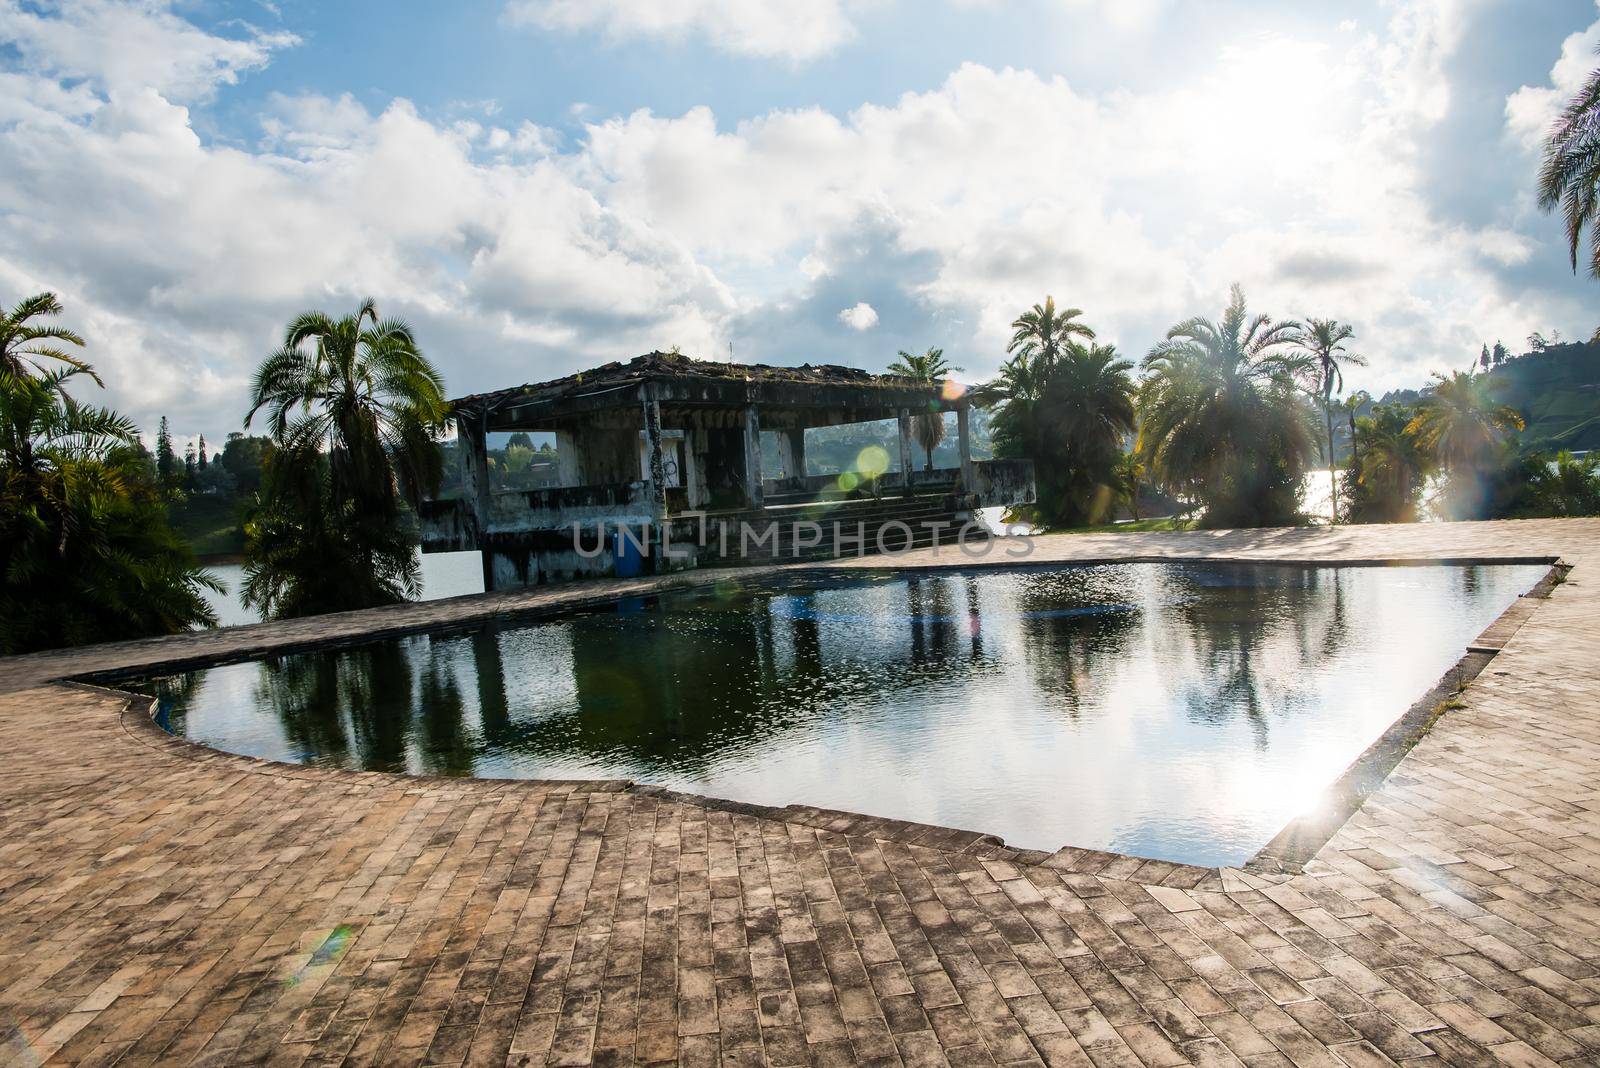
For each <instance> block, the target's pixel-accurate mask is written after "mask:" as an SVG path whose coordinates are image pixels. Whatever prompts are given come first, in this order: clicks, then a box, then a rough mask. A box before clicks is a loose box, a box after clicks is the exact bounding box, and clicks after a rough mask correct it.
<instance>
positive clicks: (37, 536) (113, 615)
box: [0, 293, 220, 654]
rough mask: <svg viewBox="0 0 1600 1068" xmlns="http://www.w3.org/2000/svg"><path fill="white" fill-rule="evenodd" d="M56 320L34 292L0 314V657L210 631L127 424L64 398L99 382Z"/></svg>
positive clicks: (51, 304) (201, 585)
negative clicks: (199, 628) (198, 628)
mask: <svg viewBox="0 0 1600 1068" xmlns="http://www.w3.org/2000/svg"><path fill="white" fill-rule="evenodd" d="M61 312H62V307H61V302H60V301H59V300H57V299H56V297H55V295H54V294H50V293H41V294H39V295H38V296H34V297H30V298H28V299H27V300H24V301H22V302H21V303H19V304H18V305H16V306H15V307H14V308H12V309H11V311H10V312H8V313H6V314H5V315H4V317H3V318H0V653H4V654H12V653H20V652H27V651H30V650H35V649H47V648H55V647H58V646H62V645H84V644H88V643H91V642H98V641H109V640H114V639H120V638H136V637H143V636H146V635H151V634H170V633H175V632H178V631H182V630H187V629H189V628H191V627H194V626H207V625H215V623H216V617H215V615H214V613H213V612H212V610H211V608H210V606H209V604H208V603H207V601H206V599H205V596H204V594H203V593H202V590H203V589H206V588H210V589H219V588H220V587H218V585H217V583H216V581H215V580H214V579H213V578H212V577H211V576H210V575H208V574H207V573H206V572H205V571H203V570H201V569H200V568H199V567H198V565H197V564H196V563H195V559H194V555H193V553H192V552H191V551H190V550H189V548H188V546H187V545H185V544H184V543H183V542H182V541H181V540H180V539H179V538H178V537H177V536H176V535H175V534H174V533H173V532H172V529H171V528H170V527H169V526H168V525H167V521H166V510H165V507H164V505H163V503H162V498H161V492H160V487H159V486H158V484H157V482H156V478H155V469H154V464H153V463H152V461H151V459H150V456H149V454H148V453H146V452H145V451H144V448H143V446H142V445H141V444H140V442H139V437H138V428H137V427H135V426H134V425H133V424H132V423H131V422H130V421H129V420H128V419H126V418H124V417H123V416H121V415H118V414H117V413H116V412H114V411H111V410H110V409H108V408H104V407H100V406H97V405H93V404H86V403H84V402H83V401H81V400H79V399H78V398H77V397H76V396H74V391H75V390H76V389H78V388H79V387H80V386H83V385H84V384H85V383H92V384H93V385H95V386H99V385H100V384H101V383H100V379H99V377H98V376H97V375H96V374H95V372H94V369H93V368H92V367H91V366H90V365H89V364H88V363H86V362H85V361H84V360H82V359H81V358H80V357H78V356H77V355H76V354H75V353H73V352H72V351H71V349H69V348H68V346H70V347H71V348H72V349H81V348H83V347H84V341H83V339H82V338H81V337H79V336H78V335H77V334H75V333H73V332H72V331H71V330H68V329H66V328H65V327H62V326H60V325H59V324H57V323H56V322H54V319H55V318H56V317H57V316H59V315H60V314H61Z"/></svg>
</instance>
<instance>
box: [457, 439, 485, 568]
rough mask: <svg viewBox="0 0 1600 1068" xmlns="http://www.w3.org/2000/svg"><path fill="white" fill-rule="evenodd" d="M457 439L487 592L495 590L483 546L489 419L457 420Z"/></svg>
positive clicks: (473, 530) (463, 478)
mask: <svg viewBox="0 0 1600 1068" xmlns="http://www.w3.org/2000/svg"><path fill="white" fill-rule="evenodd" d="M456 439H457V440H458V441H459V442H460V443H461V466H462V471H461V475H462V484H463V486H464V488H465V489H466V498H465V499H466V502H467V513H468V515H469V516H470V517H471V523H470V526H471V528H472V544H473V546H474V547H476V548H477V550H478V552H479V555H480V556H482V558H483V588H484V592H488V591H490V590H492V589H494V563H493V561H492V559H491V558H490V555H489V550H488V549H487V548H486V547H485V544H484V542H485V540H486V538H485V535H486V534H487V533H488V530H489V442H488V439H489V431H488V417H487V416H481V415H480V416H477V417H476V418H473V417H470V416H468V417H463V418H458V419H457V420H456Z"/></svg>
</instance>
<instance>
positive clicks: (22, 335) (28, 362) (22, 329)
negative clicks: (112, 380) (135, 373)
mask: <svg viewBox="0 0 1600 1068" xmlns="http://www.w3.org/2000/svg"><path fill="white" fill-rule="evenodd" d="M61 311H62V308H61V301H59V300H57V299H56V295H55V294H54V293H40V294H38V295H36V296H32V297H29V298H28V299H26V300H24V301H22V302H21V303H20V304H18V305H17V306H16V307H15V308H12V309H11V311H10V312H8V313H7V314H6V315H5V316H4V317H3V318H0V372H5V373H8V374H13V375H17V376H19V377H20V376H22V375H26V374H29V373H30V372H41V371H43V370H44V369H45V366H46V365H45V364H43V363H41V362H40V361H42V360H55V361H56V362H58V363H63V364H66V365H67V366H68V367H71V368H73V369H74V370H76V371H79V372H81V373H82V374H85V375H88V376H89V377H90V378H92V379H94V381H95V383H96V384H99V383H100V377H99V376H98V375H96V374H95V373H94V368H92V367H90V366H89V365H88V364H86V363H84V362H83V361H82V360H80V359H78V358H77V357H76V356H74V355H72V354H71V353H69V352H67V351H66V350H65V349H62V348H60V347H59V345H58V344H56V343H57V342H60V343H64V344H67V345H77V346H78V347H80V348H82V347H83V338H81V337H79V336H78V335H77V334H74V333H73V332H72V331H71V330H68V329H67V328H66V327H64V326H50V325H41V324H36V323H34V322H32V320H35V319H40V318H44V317H46V316H56V315H60V314H61Z"/></svg>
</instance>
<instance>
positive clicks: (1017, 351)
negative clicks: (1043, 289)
mask: <svg viewBox="0 0 1600 1068" xmlns="http://www.w3.org/2000/svg"><path fill="white" fill-rule="evenodd" d="M1082 314H1083V312H1082V311H1081V310H1080V309H1078V308H1067V309H1066V310H1065V311H1059V312H1058V311H1057V310H1056V298H1054V297H1045V298H1044V303H1043V304H1035V305H1034V306H1033V307H1032V308H1029V309H1028V310H1027V311H1025V312H1023V313H1022V314H1021V315H1019V316H1017V318H1016V319H1015V320H1013V321H1012V323H1011V327H1012V329H1013V330H1014V331H1015V333H1013V334H1012V335H1011V344H1009V345H1007V346H1006V352H1008V353H1011V354H1014V355H1019V356H1022V357H1024V358H1027V359H1030V360H1032V359H1035V358H1038V359H1039V360H1041V361H1042V363H1041V366H1043V367H1049V366H1050V364H1052V363H1054V362H1055V359H1056V357H1057V356H1058V355H1060V353H1061V350H1062V348H1063V347H1065V346H1066V344H1067V343H1068V342H1069V341H1071V340H1072V339H1073V338H1081V339H1082V340H1084V341H1093V340H1094V331H1093V330H1091V329H1090V328H1089V326H1088V325H1087V324H1085V323H1081V322H1078V321H1077V319H1078V316H1080V315H1082Z"/></svg>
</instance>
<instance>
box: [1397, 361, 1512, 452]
mask: <svg viewBox="0 0 1600 1068" xmlns="http://www.w3.org/2000/svg"><path fill="white" fill-rule="evenodd" d="M1434 378H1435V379H1436V380H1437V381H1436V382H1435V384H1434V388H1433V392H1431V393H1429V394H1427V395H1426V396H1424V397H1423V398H1422V400H1421V401H1420V402H1419V403H1418V405H1417V413H1416V415H1415V416H1414V417H1413V418H1412V421H1411V425H1412V427H1413V429H1414V430H1415V431H1416V434H1417V437H1418V440H1420V441H1421V442H1422V444H1423V446H1424V447H1425V448H1427V449H1428V450H1429V451H1430V452H1431V453H1432V454H1433V455H1434V456H1436V457H1438V459H1439V462H1440V463H1441V464H1443V465H1444V467H1445V469H1446V470H1448V471H1450V472H1452V473H1454V472H1456V471H1459V470H1463V469H1468V468H1474V467H1478V466H1481V465H1483V464H1484V463H1486V462H1487V461H1488V459H1489V458H1490V456H1491V455H1492V454H1493V452H1494V451H1495V450H1496V449H1498V448H1499V446H1500V445H1501V444H1502V443H1503V442H1504V441H1505V439H1506V436H1507V435H1508V434H1511V433H1514V432H1516V431H1519V430H1521V429H1522V428H1523V421H1522V415H1521V413H1519V412H1518V411H1517V410H1516V409H1515V408H1513V407H1511V406H1510V405H1508V404H1502V403H1500V401H1499V399H1498V396H1497V394H1498V393H1499V392H1500V391H1499V388H1498V384H1497V383H1496V382H1495V381H1494V380H1493V379H1490V378H1486V377H1484V376H1482V375H1473V374H1469V373H1467V372H1466V371H1453V372H1451V374H1450V376H1449V377H1445V376H1444V375H1434Z"/></svg>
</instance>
